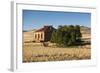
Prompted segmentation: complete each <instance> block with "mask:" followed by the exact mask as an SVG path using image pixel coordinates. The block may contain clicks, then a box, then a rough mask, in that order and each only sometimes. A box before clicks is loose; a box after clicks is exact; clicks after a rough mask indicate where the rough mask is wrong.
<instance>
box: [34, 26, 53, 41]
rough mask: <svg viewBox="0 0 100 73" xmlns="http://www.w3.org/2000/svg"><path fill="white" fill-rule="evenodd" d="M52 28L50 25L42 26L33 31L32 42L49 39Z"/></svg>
mask: <svg viewBox="0 0 100 73" xmlns="http://www.w3.org/2000/svg"><path fill="white" fill-rule="evenodd" d="M53 30H55V29H54V28H53V27H52V26H44V27H43V28H41V29H38V30H36V31H35V32H34V36H33V38H34V42H47V41H50V39H51V35H52V32H53Z"/></svg>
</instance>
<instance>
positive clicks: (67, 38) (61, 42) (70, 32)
mask: <svg viewBox="0 0 100 73" xmlns="http://www.w3.org/2000/svg"><path fill="white" fill-rule="evenodd" d="M81 36H82V35H81V32H80V26H79V25H76V26H73V25H70V26H59V27H58V29H57V30H56V31H53V33H52V37H51V42H53V43H56V45H57V46H72V45H76V44H77V43H79V42H80V41H81Z"/></svg>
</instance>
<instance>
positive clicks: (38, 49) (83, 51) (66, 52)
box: [23, 43, 91, 62]
mask: <svg viewBox="0 0 100 73" xmlns="http://www.w3.org/2000/svg"><path fill="white" fill-rule="evenodd" d="M90 58H91V49H90V48H89V46H87V47H76V48H75V47H69V48H58V47H44V46H41V45H34V43H24V49H23V62H42V61H64V60H83V59H90Z"/></svg>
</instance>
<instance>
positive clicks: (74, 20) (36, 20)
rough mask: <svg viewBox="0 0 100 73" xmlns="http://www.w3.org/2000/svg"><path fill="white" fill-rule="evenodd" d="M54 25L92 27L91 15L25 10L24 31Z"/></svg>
mask: <svg viewBox="0 0 100 73" xmlns="http://www.w3.org/2000/svg"><path fill="white" fill-rule="evenodd" d="M44 25H52V26H53V27H55V28H57V27H58V26H59V25H82V26H87V27H90V26H91V13H79V12H56V11H36V10H23V29H24V30H32V29H38V28H41V27H43V26H44Z"/></svg>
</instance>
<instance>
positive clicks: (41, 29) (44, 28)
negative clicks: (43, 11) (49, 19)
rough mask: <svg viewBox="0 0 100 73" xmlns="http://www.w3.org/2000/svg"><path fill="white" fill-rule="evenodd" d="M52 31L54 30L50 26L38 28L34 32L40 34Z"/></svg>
mask: <svg viewBox="0 0 100 73" xmlns="http://www.w3.org/2000/svg"><path fill="white" fill-rule="evenodd" d="M52 29H54V28H53V27H52V26H44V27H43V28H40V29H38V30H36V31H35V32H40V31H44V32H48V31H51V30H52Z"/></svg>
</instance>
